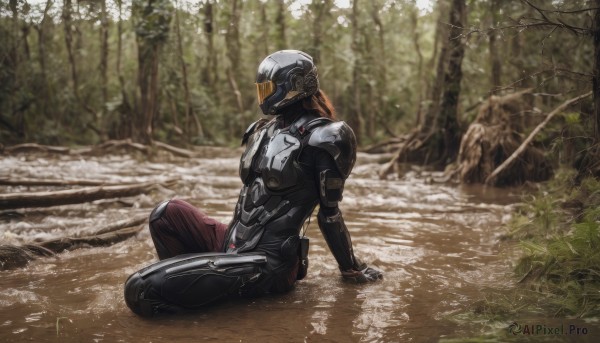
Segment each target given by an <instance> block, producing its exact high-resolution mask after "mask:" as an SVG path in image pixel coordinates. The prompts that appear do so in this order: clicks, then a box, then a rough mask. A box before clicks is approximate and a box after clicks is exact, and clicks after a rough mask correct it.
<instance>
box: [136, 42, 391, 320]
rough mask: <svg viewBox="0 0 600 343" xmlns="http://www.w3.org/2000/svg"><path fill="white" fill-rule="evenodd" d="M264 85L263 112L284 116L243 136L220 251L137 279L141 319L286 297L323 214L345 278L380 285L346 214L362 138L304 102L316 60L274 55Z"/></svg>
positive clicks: (163, 264)
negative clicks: (229, 301) (357, 251)
mask: <svg viewBox="0 0 600 343" xmlns="http://www.w3.org/2000/svg"><path fill="white" fill-rule="evenodd" d="M257 81H258V82H259V83H257V90H258V95H259V103H260V104H261V109H262V110H263V112H264V113H265V114H271V113H275V114H278V116H277V117H276V118H275V119H273V120H271V121H267V120H264V119H263V120H259V121H257V122H255V123H253V124H252V125H251V126H250V127H249V128H248V130H247V131H246V133H245V134H244V138H243V144H246V150H245V152H244V153H243V155H242V157H241V160H240V169H239V173H240V177H241V179H242V182H243V187H242V189H241V191H240V196H239V200H238V202H237V204H236V208H235V212H234V217H233V220H232V221H231V223H230V224H229V226H228V229H227V231H226V234H225V237H224V244H223V247H222V249H221V252H212V253H198V254H185V255H180V256H176V257H172V258H167V259H164V260H162V261H160V262H157V263H155V264H153V265H151V266H148V267H146V268H144V269H142V270H140V271H138V272H136V273H134V274H133V275H131V276H130V277H129V278H128V280H127V282H126V284H125V300H126V303H127V305H128V306H129V307H130V308H131V309H132V310H133V311H134V312H135V313H137V314H139V315H143V316H152V315H154V314H155V313H159V312H177V311H181V310H186V309H195V308H197V307H199V306H202V305H204V304H206V303H209V302H212V301H214V300H217V299H219V298H222V297H224V296H227V295H230V294H240V295H257V294H262V293H265V292H269V291H274V292H280V291H286V290H288V289H289V288H291V286H292V285H293V281H294V280H295V279H301V278H303V277H304V275H305V274H306V267H307V261H308V260H307V257H306V254H307V252H308V247H307V245H304V244H301V242H303V243H304V242H306V240H305V239H304V238H301V237H299V234H300V230H301V227H302V225H303V223H304V222H305V221H306V219H307V218H309V217H310V215H311V213H312V212H313V210H314V209H315V207H316V206H317V205H320V206H319V213H318V223H319V227H320V229H321V232H322V233H323V235H324V237H325V239H326V241H327V244H328V246H329V248H330V250H331V251H332V253H333V255H334V257H335V259H336V261H337V262H338V265H339V268H340V271H341V272H342V275H343V276H344V277H345V278H347V279H353V280H355V281H358V282H364V281H367V280H375V279H378V278H381V273H380V272H378V271H376V270H374V269H372V268H367V266H366V264H364V263H361V262H360V261H359V260H357V259H356V257H355V256H354V253H353V251H352V242H351V240H350V235H349V233H348V230H347V228H346V225H345V224H344V221H343V218H342V215H341V212H340V210H339V208H338V202H339V201H340V200H341V199H342V192H343V188H344V182H345V180H346V178H347V177H348V176H349V174H350V172H351V170H352V167H353V166H354V163H355V160H356V139H355V137H354V133H353V132H352V130H351V129H350V127H349V126H348V125H346V124H345V123H344V122H333V121H332V120H330V119H327V118H323V117H318V116H317V115H315V114H313V113H311V112H309V111H307V110H305V109H304V108H303V107H302V105H301V103H300V102H298V101H297V100H299V99H302V98H304V97H308V96H311V95H312V94H314V93H315V92H316V91H317V90H318V81H317V77H316V68H314V65H313V64H312V59H311V58H310V56H308V55H306V54H304V53H301V52H296V51H282V52H278V53H275V54H273V55H271V56H269V57H267V58H266V59H265V61H263V63H261V66H260V67H259V73H258V75H257ZM166 206H167V205H166V204H161V205H159V206H158V207H157V208H156V209H155V210H154V211H153V212H152V214H151V216H150V221H151V222H152V221H153V220H158V219H160V217H161V216H162V213H163V212H164V211H165V208H166ZM290 279H292V281H291V282H290ZM286 281H287V282H286ZM282 285H283V286H282Z"/></svg>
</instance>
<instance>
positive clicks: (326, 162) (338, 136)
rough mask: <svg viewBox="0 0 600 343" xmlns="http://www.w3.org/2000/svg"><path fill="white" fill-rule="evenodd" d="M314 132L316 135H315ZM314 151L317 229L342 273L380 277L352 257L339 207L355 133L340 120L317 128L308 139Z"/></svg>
mask: <svg viewBox="0 0 600 343" xmlns="http://www.w3.org/2000/svg"><path fill="white" fill-rule="evenodd" d="M315 134H317V135H315ZM309 145H311V146H313V147H315V148H317V149H316V153H315V170H316V174H317V175H316V176H315V177H316V178H317V180H315V181H316V183H317V185H318V188H319V198H320V206H319V213H318V215H317V218H318V222H319V228H320V229H321V232H322V234H323V237H324V238H325V240H326V241H327V245H328V246H329V249H330V250H331V252H332V254H333V256H334V257H335V259H336V261H337V263H338V266H339V268H340V271H341V272H342V276H344V278H346V279H351V280H354V281H356V282H366V281H373V280H377V279H380V278H381V277H382V274H381V272H379V271H377V270H375V269H372V268H369V267H367V265H366V264H365V263H363V262H361V261H360V260H359V259H357V258H356V256H354V251H353V250H352V240H351V238H350V233H349V232H348V228H347V227H346V224H345V223H344V218H343V216H342V212H341V211H340V209H339V207H338V203H339V201H341V200H342V193H343V191H344V183H345V180H346V178H347V177H348V175H349V174H350V172H351V170H352V167H353V166H354V162H355V161H356V139H355V137H354V133H353V132H352V130H351V129H350V127H348V126H347V125H346V124H345V123H343V122H336V123H332V124H329V125H326V126H323V127H319V128H318V129H317V130H316V131H315V132H314V133H313V134H312V135H311V138H310V140H309Z"/></svg>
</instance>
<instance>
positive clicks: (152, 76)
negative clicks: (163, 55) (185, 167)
mask: <svg viewBox="0 0 600 343" xmlns="http://www.w3.org/2000/svg"><path fill="white" fill-rule="evenodd" d="M172 10H173V9H172V8H171V3H170V1H167V0H134V1H133V3H132V16H133V17H134V19H135V20H137V23H136V42H137V47H138V89H139V94H138V95H139V106H137V107H138V108H137V111H136V114H137V120H136V121H135V122H136V123H134V134H133V139H134V140H136V141H139V142H142V143H145V144H150V143H151V142H152V132H153V129H154V128H153V125H154V118H155V117H156V115H157V113H158V109H159V102H158V95H159V92H158V87H159V84H158V81H159V80H158V76H159V74H158V66H159V57H160V50H161V47H162V45H163V44H164V42H165V41H166V40H167V39H168V33H169V23H170V21H171V16H172Z"/></svg>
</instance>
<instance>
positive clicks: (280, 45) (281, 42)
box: [275, 0, 287, 50]
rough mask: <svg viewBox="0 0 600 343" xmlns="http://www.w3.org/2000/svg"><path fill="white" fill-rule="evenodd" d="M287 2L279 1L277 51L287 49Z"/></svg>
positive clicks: (276, 20) (276, 24)
mask: <svg viewBox="0 0 600 343" xmlns="http://www.w3.org/2000/svg"><path fill="white" fill-rule="evenodd" d="M286 11H287V9H286V5H285V0H278V1H277V17H276V18H275V26H276V28H277V30H276V32H277V36H276V37H277V38H276V42H277V50H283V49H287V42H286V37H285V13H286Z"/></svg>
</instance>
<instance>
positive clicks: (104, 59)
mask: <svg viewBox="0 0 600 343" xmlns="http://www.w3.org/2000/svg"><path fill="white" fill-rule="evenodd" d="M100 79H101V82H102V85H101V89H102V107H104V106H105V105H106V103H107V102H108V15H107V12H106V0H101V1H100ZM96 124H99V123H96Z"/></svg>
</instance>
